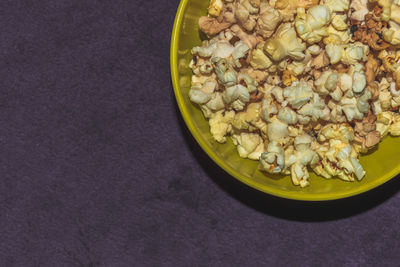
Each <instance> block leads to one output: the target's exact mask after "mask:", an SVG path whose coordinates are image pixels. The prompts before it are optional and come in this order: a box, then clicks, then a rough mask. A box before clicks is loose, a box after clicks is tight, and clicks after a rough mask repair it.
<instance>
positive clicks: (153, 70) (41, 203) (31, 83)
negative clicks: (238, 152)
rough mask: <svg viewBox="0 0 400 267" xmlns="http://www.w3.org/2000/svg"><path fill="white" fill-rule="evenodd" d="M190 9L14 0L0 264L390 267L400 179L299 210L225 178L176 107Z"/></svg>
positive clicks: (8, 13)
mask: <svg viewBox="0 0 400 267" xmlns="http://www.w3.org/2000/svg"><path fill="white" fill-rule="evenodd" d="M178 2H179V1H178V0H159V1H156V0H141V1H138V0H136V1H128V0H113V1H111V0H108V1H105V0H97V1H96V0H71V1H62V0H46V1H44V0H43V1H42V0H35V1H34V0H24V1H23V0H2V1H0V27H1V30H0V53H1V54H0V55H1V56H0V73H1V76H0V88H1V91H2V94H1V95H0V153H1V154H0V174H1V177H0V240H1V242H0V266H7V267H8V266H23V267H26V266H147V265H150V266H161V265H166V266H190V265H203V266H212V265H215V266H216V265H219V266H259V265H261V264H270V265H271V266H327V265H330V266H369V265H371V266H390V265H393V266H394V265H398V263H399V262H400V244H399V239H400V226H399V222H400V218H399V215H400V211H399V209H400V207H399V206H400V205H399V204H400V194H399V193H398V191H399V189H400V179H395V180H393V181H391V182H389V183H388V184H386V185H384V186H382V187H380V188H378V189H377V190H374V191H372V192H370V193H368V194H365V195H362V196H360V197H356V198H352V199H349V200H344V201H336V202H329V203H317V204H315V203H314V204H312V203H301V202H292V201H284V200H280V199H277V198H274V197H270V196H265V195H263V194H261V193H258V192H255V191H253V190H251V189H249V188H247V187H245V186H243V185H241V184H239V183H238V182H236V181H235V180H233V179H232V178H230V177H229V176H227V175H226V174H225V173H224V172H223V171H222V170H221V169H219V168H218V167H217V166H215V164H214V163H213V162H211V161H210V160H209V159H208V158H207V156H206V155H205V154H204V153H203V151H202V150H201V149H199V147H198V146H197V144H196V143H195V142H194V139H193V138H192V136H191V135H190V134H189V132H188V130H187V129H186V127H185V125H184V123H183V122H182V119H181V116H180V114H179V112H178V110H177V107H176V103H175V100H174V96H173V91H172V86H171V81H170V70H169V44H170V33H171V29H172V24H173V19H174V15H175V12H176V9H177V7H178Z"/></svg>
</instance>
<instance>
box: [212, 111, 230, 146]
mask: <svg viewBox="0 0 400 267" xmlns="http://www.w3.org/2000/svg"><path fill="white" fill-rule="evenodd" d="M224 113H225V114H224ZM234 116H235V112H234V111H228V112H224V111H218V112H216V113H215V114H214V115H213V116H212V117H211V118H210V119H209V121H208V123H209V124H210V132H211V134H212V136H213V137H214V139H215V140H216V141H217V142H219V143H225V142H226V137H225V136H226V135H227V134H228V133H230V132H231V131H232V121H233V117H234Z"/></svg>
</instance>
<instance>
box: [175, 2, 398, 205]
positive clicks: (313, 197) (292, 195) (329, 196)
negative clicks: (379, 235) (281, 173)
mask: <svg viewBox="0 0 400 267" xmlns="http://www.w3.org/2000/svg"><path fill="white" fill-rule="evenodd" d="M189 1H190V0H181V2H180V4H179V7H178V10H177V12H176V17H175V21H174V26H173V30H172V36H171V48H170V67H171V78H172V84H173V88H174V94H175V98H176V101H177V103H178V107H179V110H180V112H181V114H182V117H183V119H184V121H185V123H186V125H187V127H188V128H189V130H190V132H191V134H192V135H193V137H194V138H195V140H196V141H197V143H198V144H199V145H200V147H201V148H202V149H203V150H204V152H206V154H207V155H208V156H209V157H210V158H211V159H212V160H213V161H214V162H215V163H216V164H217V165H218V166H219V167H221V168H222V169H223V170H225V171H226V172H227V173H229V174H230V175H231V176H232V177H234V178H236V179H237V180H239V181H240V182H242V183H244V184H246V185H248V186H250V187H252V188H254V189H257V190H259V191H261V192H264V193H267V194H270V195H273V196H277V197H282V198H286V199H292V200H301V201H327V200H336V199H342V198H348V197H352V196H355V195H359V194H361V193H364V192H367V191H369V190H371V189H374V188H376V187H378V186H379V185H382V184H383V183H385V182H387V181H389V180H391V179H392V178H394V177H395V176H396V175H397V174H398V173H399V172H400V167H398V168H394V169H393V170H391V171H390V172H388V173H386V175H382V176H380V177H379V178H376V179H374V180H373V181H371V182H369V183H366V184H363V185H360V186H357V187H354V189H351V190H347V191H345V192H330V193H322V194H305V193H300V192H288V191H285V190H280V189H276V188H271V187H265V186H260V185H259V184H258V183H256V182H254V181H252V180H250V179H248V178H246V177H245V176H244V175H242V174H241V173H239V172H238V171H236V170H234V169H233V168H231V167H230V166H229V165H228V164H226V163H225V162H224V161H223V160H222V159H221V158H220V157H219V156H218V155H217V154H216V153H215V152H214V151H213V150H212V149H211V148H210V147H209V146H208V145H207V144H206V143H205V142H204V140H203V139H202V138H201V135H200V133H199V132H198V131H197V129H196V127H195V125H194V124H193V122H192V120H191V118H190V116H189V113H188V111H187V109H186V106H185V104H184V101H183V96H182V94H181V92H180V88H179V82H178V64H177V63H178V43H179V29H180V28H181V23H182V18H183V15H184V12H185V8H186V5H187V3H188V2H189ZM327 182H328V181H327Z"/></svg>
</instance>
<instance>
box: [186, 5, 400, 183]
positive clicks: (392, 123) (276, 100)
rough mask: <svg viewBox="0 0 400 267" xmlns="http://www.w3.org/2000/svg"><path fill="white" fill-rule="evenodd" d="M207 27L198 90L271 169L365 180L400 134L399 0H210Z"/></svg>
mask: <svg viewBox="0 0 400 267" xmlns="http://www.w3.org/2000/svg"><path fill="white" fill-rule="evenodd" d="M199 27H200V30H201V31H203V32H204V33H205V34H207V35H208V36H209V37H210V39H209V40H206V41H203V43H202V45H201V46H198V47H194V48H193V49H192V54H193V60H192V61H191V62H190V67H191V69H192V70H193V76H192V87H191V89H190V91H189V97H190V100H191V101H192V102H194V103H196V104H198V105H199V106H200V108H201V110H202V112H203V113H204V116H205V117H206V118H207V119H208V121H209V125H210V131H211V134H212V136H213V138H214V139H215V140H216V141H217V142H220V143H224V142H226V140H227V137H228V136H229V137H230V138H232V141H233V143H234V144H235V145H236V146H237V151H238V153H239V155H240V157H242V158H249V159H251V160H259V161H260V168H261V169H262V170H263V171H265V172H268V173H274V174H279V173H280V174H285V175H289V174H290V175H291V178H292V181H293V183H294V184H295V185H300V186H301V187H304V186H307V185H308V184H309V170H313V171H314V172H315V173H316V174H318V175H320V176H323V177H325V178H328V179H329V178H332V177H339V178H340V179H343V180H346V181H354V180H355V178H357V179H358V180H361V179H362V178H363V177H364V176H365V171H364V169H363V167H362V166H361V164H360V162H359V160H358V158H359V155H360V154H361V153H366V152H368V151H369V150H370V149H372V148H374V147H375V146H376V145H377V144H378V143H379V142H380V141H381V140H382V138H383V137H385V136H386V135H388V134H390V135H392V136H400V114H399V108H400V49H398V48H400V3H399V0H354V1H350V0H320V1H319V0H269V1H268V0H211V3H210V6H209V8H208V16H203V17H201V18H200V19H199Z"/></svg>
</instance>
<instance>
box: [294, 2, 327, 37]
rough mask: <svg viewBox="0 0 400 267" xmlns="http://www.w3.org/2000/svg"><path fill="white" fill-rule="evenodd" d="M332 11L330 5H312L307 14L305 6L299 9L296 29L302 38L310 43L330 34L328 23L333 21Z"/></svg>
mask: <svg viewBox="0 0 400 267" xmlns="http://www.w3.org/2000/svg"><path fill="white" fill-rule="evenodd" d="M331 19H332V13H331V10H330V9H329V8H328V6H324V5H317V6H313V7H311V8H310V9H309V10H308V11H307V14H306V12H305V9H304V8H299V9H297V17H296V20H295V26H296V31H297V33H298V34H299V36H300V38H301V39H303V40H304V41H306V42H307V43H309V44H315V43H318V42H319V41H321V40H322V38H323V37H324V36H328V28H327V27H326V26H328V24H329V23H330V22H331Z"/></svg>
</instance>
